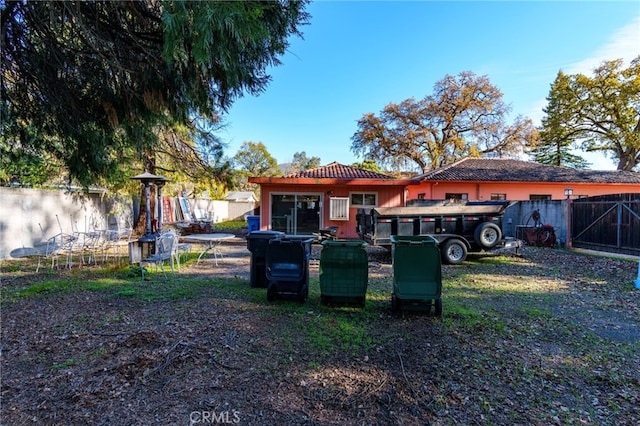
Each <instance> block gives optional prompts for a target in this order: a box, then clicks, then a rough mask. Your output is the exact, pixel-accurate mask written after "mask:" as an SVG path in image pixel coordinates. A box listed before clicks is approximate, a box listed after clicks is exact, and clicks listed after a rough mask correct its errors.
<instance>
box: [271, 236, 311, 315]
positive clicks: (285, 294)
mask: <svg viewBox="0 0 640 426" xmlns="http://www.w3.org/2000/svg"><path fill="white" fill-rule="evenodd" d="M312 242H313V238H304V237H296V236H285V237H282V238H274V239H271V240H269V245H268V247H267V253H266V258H265V268H266V275H267V280H268V282H269V284H268V285H267V300H269V301H270V302H271V301H273V300H275V299H277V298H283V299H294V300H297V301H299V302H301V303H304V302H306V300H307V298H308V297H309V258H310V256H311V243H312Z"/></svg>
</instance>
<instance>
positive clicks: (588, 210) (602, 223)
mask: <svg viewBox="0 0 640 426" xmlns="http://www.w3.org/2000/svg"><path fill="white" fill-rule="evenodd" d="M571 242H572V245H573V247H577V248H585V249H591V250H602V251H607V252H612V253H623V254H631V255H640V193H628V194H612V195H601V196H597V197H589V198H580V199H576V200H573V201H572V202H571Z"/></svg>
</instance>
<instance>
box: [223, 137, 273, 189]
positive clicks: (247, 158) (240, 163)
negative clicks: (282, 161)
mask: <svg viewBox="0 0 640 426" xmlns="http://www.w3.org/2000/svg"><path fill="white" fill-rule="evenodd" d="M233 161H234V165H235V169H236V174H237V175H238V177H237V181H238V182H237V186H238V187H240V189H243V190H248V191H255V192H258V190H259V186H258V185H255V184H251V183H248V182H247V180H248V178H249V177H251V176H281V175H282V171H281V170H280V168H279V167H278V161H276V159H275V158H273V156H272V155H271V154H269V151H268V150H267V147H266V146H265V145H264V144H263V143H262V142H244V143H243V144H242V146H241V147H240V149H239V150H238V152H237V153H236V155H235V156H234V157H233Z"/></svg>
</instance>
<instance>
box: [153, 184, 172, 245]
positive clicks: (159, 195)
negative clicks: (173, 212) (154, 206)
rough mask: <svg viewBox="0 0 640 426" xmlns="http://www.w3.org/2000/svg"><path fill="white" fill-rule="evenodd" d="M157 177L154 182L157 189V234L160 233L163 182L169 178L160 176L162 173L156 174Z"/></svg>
mask: <svg viewBox="0 0 640 426" xmlns="http://www.w3.org/2000/svg"><path fill="white" fill-rule="evenodd" d="M157 177H158V179H156V181H155V184H156V188H157V189H158V194H157V195H158V234H161V233H162V210H163V208H162V187H163V186H164V184H165V183H167V182H168V181H169V179H167V178H166V177H164V176H162V175H158V176H157Z"/></svg>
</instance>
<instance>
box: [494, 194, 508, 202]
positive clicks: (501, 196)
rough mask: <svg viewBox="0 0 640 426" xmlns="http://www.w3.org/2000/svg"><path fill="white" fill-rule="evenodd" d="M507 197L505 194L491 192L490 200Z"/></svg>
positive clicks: (501, 199) (502, 199)
mask: <svg viewBox="0 0 640 426" xmlns="http://www.w3.org/2000/svg"><path fill="white" fill-rule="evenodd" d="M506 199H507V194H491V200H492V201H504V200H506Z"/></svg>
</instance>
